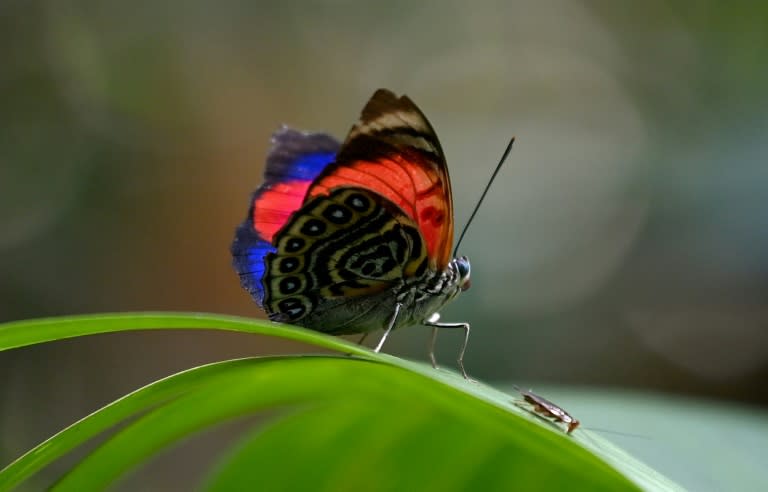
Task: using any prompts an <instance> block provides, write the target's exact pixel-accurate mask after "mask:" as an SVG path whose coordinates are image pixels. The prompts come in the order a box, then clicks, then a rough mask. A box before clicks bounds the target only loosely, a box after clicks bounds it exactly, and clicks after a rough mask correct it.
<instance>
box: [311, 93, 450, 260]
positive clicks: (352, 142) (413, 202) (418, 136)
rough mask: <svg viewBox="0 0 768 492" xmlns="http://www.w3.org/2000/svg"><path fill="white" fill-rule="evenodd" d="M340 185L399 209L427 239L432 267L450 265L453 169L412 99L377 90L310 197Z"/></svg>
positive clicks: (320, 177) (319, 176)
mask: <svg viewBox="0 0 768 492" xmlns="http://www.w3.org/2000/svg"><path fill="white" fill-rule="evenodd" d="M339 186H359V187H361V188H366V189H368V190H371V191H373V192H374V193H376V194H379V195H381V196H383V197H385V198H387V199H388V200H389V201H390V202H392V203H393V204H395V205H396V206H397V207H399V208H400V209H401V210H402V211H403V212H404V213H405V214H406V215H407V216H408V217H410V218H411V219H412V221H413V222H414V223H415V224H416V225H417V227H418V229H419V231H420V232H421V234H422V236H423V238H424V240H425V241H426V246H427V250H428V255H429V263H430V267H431V268H432V269H433V270H438V271H440V270H443V269H444V268H445V267H446V265H447V264H448V262H449V260H450V253H451V245H452V243H453V200H452V196H451V184H450V179H449V176H448V168H447V165H446V162H445V156H444V154H443V150H442V148H441V146H440V142H439V141H438V139H437V136H436V135H435V131H434V130H433V128H432V126H431V125H430V123H429V121H428V120H427V118H426V117H425V116H424V114H423V113H422V112H421V111H420V110H419V109H418V107H416V105H415V104H414V103H413V102H412V101H411V100H410V99H409V98H408V97H406V96H402V97H397V96H395V94H393V93H392V92H390V91H388V90H385V89H380V90H378V91H376V93H375V94H374V95H373V97H371V99H370V101H369V102H368V104H367V105H366V106H365V108H364V109H363V111H362V114H361V116H360V120H359V121H358V122H357V123H356V124H355V125H354V126H353V127H352V129H351V130H350V132H349V135H348V137H347V139H346V141H345V142H344V144H343V145H342V147H341V149H340V151H339V154H338V156H337V157H336V159H335V161H334V163H332V164H330V165H329V166H327V167H326V168H325V169H324V170H323V171H322V173H320V174H319V175H318V177H317V179H316V180H315V181H314V182H313V183H312V186H311V187H310V188H309V190H308V194H307V199H308V200H309V199H310V198H311V197H315V196H319V195H327V194H328V193H329V192H330V191H331V190H333V189H335V188H337V187H339Z"/></svg>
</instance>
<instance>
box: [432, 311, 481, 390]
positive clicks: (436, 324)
mask: <svg viewBox="0 0 768 492" xmlns="http://www.w3.org/2000/svg"><path fill="white" fill-rule="evenodd" d="M439 319H440V316H439V315H438V314H437V313H435V314H433V315H432V316H430V317H429V319H427V320H425V321H424V325H425V326H431V327H432V338H431V343H430V346H429V358H430V359H432V366H433V367H435V368H437V363H436V361H435V340H436V339H437V330H438V329H440V328H461V329H462V330H464V343H462V344H461V350H460V351H459V358H458V359H456V362H458V363H459V369H461V374H462V375H463V376H464V379H467V380H470V381H472V378H470V377H469V374H467V370H466V369H464V352H466V351H467V344H468V343H469V323H440V322H438V320H439Z"/></svg>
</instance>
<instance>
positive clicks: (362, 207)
mask: <svg viewBox="0 0 768 492" xmlns="http://www.w3.org/2000/svg"><path fill="white" fill-rule="evenodd" d="M275 246H276V251H275V252H273V253H270V254H268V255H267V256H266V262H265V263H266V272H265V275H264V291H265V296H264V308H265V309H266V310H267V312H268V313H269V314H270V318H271V319H274V320H277V321H286V322H292V323H296V322H298V321H300V320H301V319H302V318H304V317H305V316H307V315H308V314H310V313H313V314H315V315H322V310H323V309H324V305H325V306H326V307H328V306H333V305H334V304H335V300H344V299H353V298H358V297H360V296H370V295H373V294H378V293H381V292H383V291H385V290H386V289H388V288H391V287H392V286H394V285H397V284H398V282H402V279H403V278H404V277H414V276H417V275H420V274H423V272H424V270H425V269H426V268H427V263H428V259H427V249H426V245H425V243H424V240H423V238H422V236H421V234H420V233H419V231H418V227H417V225H416V224H415V223H414V221H413V220H412V219H411V218H409V217H408V216H406V215H405V214H403V212H402V211H401V210H400V209H399V207H397V206H395V205H393V204H392V203H391V202H389V200H387V199H386V198H384V197H382V196H380V195H377V194H375V193H373V192H371V191H369V190H366V189H362V188H355V187H347V188H337V189H335V190H334V191H332V192H331V193H330V194H329V195H322V196H318V197H315V198H313V199H311V200H310V201H309V202H308V203H306V204H305V205H304V206H303V207H302V209H301V210H300V211H299V212H297V213H296V214H294V215H293V217H291V219H290V220H289V222H288V223H287V224H286V225H285V226H284V227H283V228H282V229H281V230H280V231H279V232H278V233H277V235H276V236H275ZM331 328H334V327H330V326H329V329H331Z"/></svg>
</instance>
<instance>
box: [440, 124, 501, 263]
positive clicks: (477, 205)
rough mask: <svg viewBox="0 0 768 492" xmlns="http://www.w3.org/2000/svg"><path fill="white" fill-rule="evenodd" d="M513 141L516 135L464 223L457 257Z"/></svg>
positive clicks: (454, 250) (454, 252) (458, 243)
mask: <svg viewBox="0 0 768 492" xmlns="http://www.w3.org/2000/svg"><path fill="white" fill-rule="evenodd" d="M513 143H515V137H512V138H511V139H509V143H508V144H507V148H506V150H504V154H502V156H501V159H500V160H499V163H498V164H496V169H494V171H493V174H492V175H491V179H489V180H488V184H487V185H485V189H484V190H483V194H482V195H480V199H479V200H478V201H477V204H476V205H475V209H474V210H472V214H471V215H470V216H469V220H467V223H466V224H464V229H462V230H461V235H460V236H459V240H458V242H457V243H456V247H455V248H454V249H453V256H454V257H456V253H457V252H458V251H459V245H461V241H462V240H463V239H464V235H465V234H466V233H467V229H469V224H471V223H472V220H474V218H475V215H476V214H477V211H478V209H479V208H480V205H481V204H482V203H483V200H485V195H487V194H488V190H489V189H490V188H491V185H492V184H493V181H494V180H495V179H496V175H497V174H499V170H501V166H502V164H504V161H506V160H507V156H509V153H510V152H511V151H512V144H513Z"/></svg>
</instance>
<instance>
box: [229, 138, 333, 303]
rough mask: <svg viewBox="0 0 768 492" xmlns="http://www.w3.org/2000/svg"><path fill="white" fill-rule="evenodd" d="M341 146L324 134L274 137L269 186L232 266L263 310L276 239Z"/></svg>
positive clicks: (254, 206)
mask: <svg viewBox="0 0 768 492" xmlns="http://www.w3.org/2000/svg"><path fill="white" fill-rule="evenodd" d="M339 147H340V145H339V142H338V141H337V140H336V139H335V138H333V137H331V136H329V135H325V134H322V133H303V132H299V131H296V130H292V129H290V128H288V127H283V128H281V129H280V130H278V131H277V132H275V134H274V135H273V136H272V149H271V150H270V152H269V155H268V156H267V164H266V168H265V171H264V183H263V184H262V185H261V186H260V187H259V188H258V189H257V190H256V191H255V192H254V194H253V196H252V197H251V206H250V208H249V210H248V215H247V217H246V219H245V221H243V223H242V224H240V226H239V227H238V228H237V231H236V233H235V240H234V242H233V243H232V247H231V251H232V258H233V260H232V263H233V265H234V267H235V270H236V271H237V273H238V274H239V275H240V283H241V285H242V286H243V288H244V289H245V290H247V291H248V292H249V293H250V294H251V295H252V296H253V298H254V299H255V300H256V302H257V304H258V305H259V306H263V301H264V286H263V282H262V278H263V277H264V274H265V271H266V266H265V263H264V259H265V257H266V256H267V254H269V253H271V252H274V251H276V248H275V247H274V246H273V244H272V243H273V239H274V236H275V234H276V233H277V231H279V230H280V229H281V228H282V227H283V226H284V225H285V224H286V223H287V222H288V219H289V218H290V217H291V215H292V214H293V213H294V212H296V211H297V210H298V209H299V208H301V205H302V203H303V202H304V198H305V196H306V194H307V190H308V189H309V186H310V185H311V183H312V181H313V180H314V179H315V178H316V177H317V176H318V175H319V174H320V173H321V172H322V170H323V169H324V168H325V167H326V166H327V165H328V164H329V163H331V162H333V160H334V159H335V157H336V154H337V153H338V151H339Z"/></svg>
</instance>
